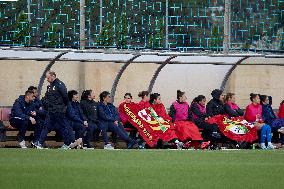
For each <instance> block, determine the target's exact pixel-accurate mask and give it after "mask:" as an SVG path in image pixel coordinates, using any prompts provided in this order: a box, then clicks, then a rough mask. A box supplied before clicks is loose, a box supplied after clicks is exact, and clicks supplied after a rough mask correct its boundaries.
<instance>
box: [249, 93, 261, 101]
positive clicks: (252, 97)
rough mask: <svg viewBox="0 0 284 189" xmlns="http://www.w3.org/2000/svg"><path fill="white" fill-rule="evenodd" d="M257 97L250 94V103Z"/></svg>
mask: <svg viewBox="0 0 284 189" xmlns="http://www.w3.org/2000/svg"><path fill="white" fill-rule="evenodd" d="M257 96H259V94H254V93H250V98H249V99H250V101H253V99H255V98H256V97H257Z"/></svg>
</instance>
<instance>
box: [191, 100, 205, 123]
mask: <svg viewBox="0 0 284 189" xmlns="http://www.w3.org/2000/svg"><path fill="white" fill-rule="evenodd" d="M194 104H196V105H197V107H198V109H199V111H200V112H201V113H203V114H206V107H205V106H202V105H200V104H199V103H197V102H194ZM192 116H193V119H198V117H197V115H195V114H194V113H193V112H192Z"/></svg>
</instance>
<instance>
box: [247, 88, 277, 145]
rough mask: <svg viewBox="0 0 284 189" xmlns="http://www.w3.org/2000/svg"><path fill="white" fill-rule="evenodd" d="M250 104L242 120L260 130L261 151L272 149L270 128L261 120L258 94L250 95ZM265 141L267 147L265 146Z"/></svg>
mask: <svg viewBox="0 0 284 189" xmlns="http://www.w3.org/2000/svg"><path fill="white" fill-rule="evenodd" d="M250 100H251V102H252V103H251V104H249V105H248V106H247V107H246V111H245V115H244V118H245V119H246V120H247V121H248V122H250V123H253V124H254V126H255V127H256V129H257V130H260V132H261V133H260V147H261V149H264V150H265V149H274V146H273V145H272V143H271V128H270V126H269V125H267V124H265V123H264V121H263V118H262V106H261V105H260V98H259V95H258V94H253V93H251V94H250ZM265 140H267V143H268V145H267V147H266V145H265Z"/></svg>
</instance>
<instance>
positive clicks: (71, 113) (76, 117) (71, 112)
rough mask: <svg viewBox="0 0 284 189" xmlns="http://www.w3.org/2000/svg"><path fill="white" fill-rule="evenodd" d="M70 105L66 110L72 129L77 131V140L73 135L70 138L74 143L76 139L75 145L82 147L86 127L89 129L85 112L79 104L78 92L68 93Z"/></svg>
mask: <svg viewBox="0 0 284 189" xmlns="http://www.w3.org/2000/svg"><path fill="white" fill-rule="evenodd" d="M68 99H69V102H68V105H67V110H66V116H67V118H68V120H69V123H70V126H71V128H72V129H73V130H74V131H75V138H74V135H73V133H72V134H71V135H72V136H70V139H72V141H70V143H71V142H73V141H74V140H75V139H76V140H75V143H76V144H78V145H81V143H82V142H83V137H84V132H85V130H86V127H88V122H87V119H86V118H85V116H84V115H83V111H82V109H81V106H80V103H79V102H78V99H79V97H78V92H77V91H75V90H71V91H68Z"/></svg>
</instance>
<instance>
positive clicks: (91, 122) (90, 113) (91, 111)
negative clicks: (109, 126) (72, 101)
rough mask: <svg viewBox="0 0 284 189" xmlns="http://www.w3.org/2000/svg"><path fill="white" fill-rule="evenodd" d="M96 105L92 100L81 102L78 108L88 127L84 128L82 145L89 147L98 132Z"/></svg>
mask: <svg viewBox="0 0 284 189" xmlns="http://www.w3.org/2000/svg"><path fill="white" fill-rule="evenodd" d="M98 104H99V103H97V102H95V101H94V100H88V99H86V100H81V102H80V106H81V108H82V110H83V114H84V116H85V117H86V119H87V121H88V127H87V128H86V131H87V132H86V135H85V136H84V140H83V141H84V144H85V145H87V146H90V142H91V140H92V138H93V136H94V134H95V132H96V131H100V129H99V127H98V124H99V120H98Z"/></svg>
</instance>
